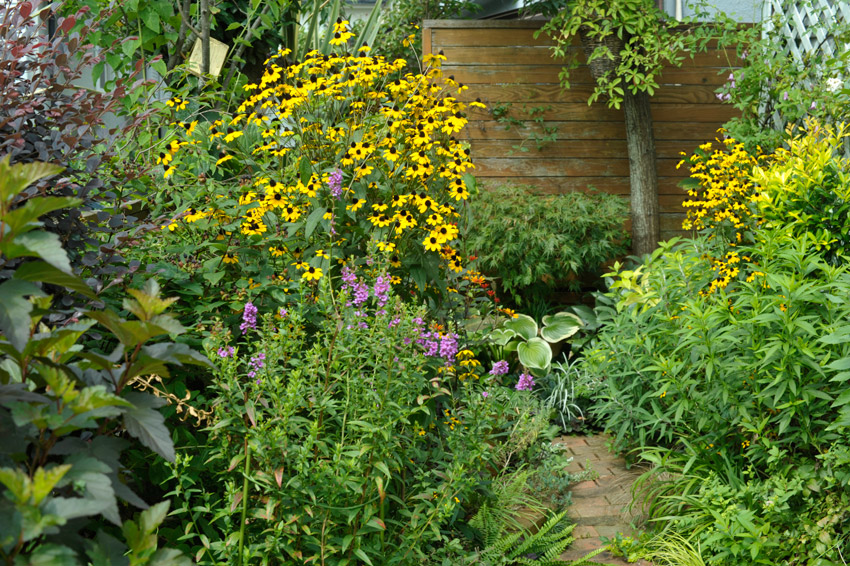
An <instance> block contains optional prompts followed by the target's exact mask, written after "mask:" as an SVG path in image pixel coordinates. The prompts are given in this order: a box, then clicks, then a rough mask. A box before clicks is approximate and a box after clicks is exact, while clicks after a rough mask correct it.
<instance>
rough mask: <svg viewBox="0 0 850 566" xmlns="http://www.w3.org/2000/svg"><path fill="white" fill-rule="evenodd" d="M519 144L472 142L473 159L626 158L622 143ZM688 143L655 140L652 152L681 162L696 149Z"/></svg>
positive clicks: (560, 142)
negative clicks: (476, 156) (538, 145)
mask: <svg viewBox="0 0 850 566" xmlns="http://www.w3.org/2000/svg"><path fill="white" fill-rule="evenodd" d="M522 141H523V140H494V139H488V140H475V141H474V142H473V143H472V152H473V155H482V156H484V155H501V156H503V157H505V158H515V159H528V158H529V157H541V158H553V157H554V158H564V157H597V158H601V157H605V158H609V157H626V156H627V153H626V140H621V139H603V140H583V141H558V142H552V143H544V144H542V146H541V147H540V148H539V149H538V148H537V147H536V145H535V143H534V142H533V141H526V142H525V143H524V144H522ZM696 147H697V146H696V145H694V142H692V141H677V140H673V141H670V140H658V141H656V142H655V151H656V153H657V154H658V157H659V158H666V159H681V157H682V155H681V154H682V152H684V153H686V154H687V155H690V154H692V153H693V152H694V150H695V149H696Z"/></svg>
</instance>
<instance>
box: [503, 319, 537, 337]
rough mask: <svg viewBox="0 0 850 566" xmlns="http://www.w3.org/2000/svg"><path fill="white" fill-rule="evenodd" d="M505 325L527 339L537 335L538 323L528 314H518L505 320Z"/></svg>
mask: <svg viewBox="0 0 850 566" xmlns="http://www.w3.org/2000/svg"><path fill="white" fill-rule="evenodd" d="M504 327H505V328H507V329H508V330H513V331H514V332H516V333H517V334H519V335H520V336H522V337H523V338H525V339H526V340H531V339H532V338H534V337H536V336H537V323H536V322H534V319H533V318H531V317H530V316H528V315H527V314H517V315H516V316H515V317H514V318H512V319H510V320H508V321H506V322H505V324H504Z"/></svg>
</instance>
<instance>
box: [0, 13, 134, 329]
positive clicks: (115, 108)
mask: <svg viewBox="0 0 850 566" xmlns="http://www.w3.org/2000/svg"><path fill="white" fill-rule="evenodd" d="M87 17H88V18H91V15H87V14H86V13H85V12H84V11H83V12H79V13H76V14H74V15H67V16H66V17H64V18H62V17H58V16H57V14H56V13H55V12H54V11H53V10H52V8H51V7H46V8H44V9H43V10H41V11H39V12H37V13H36V12H33V11H32V5H31V3H30V2H23V3H21V4H20V5H18V6H15V7H9V8H4V9H2V10H0V155H6V156H9V157H10V158H11V163H32V162H35V161H41V162H46V163H51V164H54V165H58V166H60V167H61V168H63V169H64V171H63V175H62V176H56V175H51V176H40V178H39V180H38V182H36V183H35V184H33V185H31V186H29V187H27V188H26V189H25V190H22V191H20V192H18V193H16V199H15V201H14V202H12V203H6V204H7V206H12V207H21V206H25V205H26V203H27V202H28V201H29V200H30V199H32V198H43V197H49V198H54V199H65V200H64V201H62V202H65V204H64V205H63V206H57V207H53V208H50V209H48V210H44V211H42V213H41V214H40V215H39V216H40V222H41V223H42V224H43V225H44V229H45V231H46V232H47V233H50V234H52V236H51V237H53V238H55V239H56V241H57V242H58V241H61V242H62V245H63V247H64V248H65V250H67V251H68V255H69V258H70V262H71V266H72V268H73V271H74V272H75V273H78V274H81V275H83V276H84V277H87V278H89V283H90V284H91V285H92V286H93V287H95V288H96V289H97V291H101V290H102V289H103V288H105V287H107V286H109V285H111V284H112V285H114V284H115V283H117V282H118V281H119V279H120V277H121V276H123V275H124V274H126V273H128V272H133V271H135V270H136V269H137V268H138V264H137V263H131V262H128V261H127V260H126V259H125V258H124V253H125V252H126V249H127V247H128V245H129V243H130V242H132V241H133V239H134V238H137V237H139V236H140V234H142V233H144V232H145V231H146V230H147V229H149V228H150V227H149V226H146V225H145V224H143V223H139V222H138V218H137V217H136V216H135V215H134V214H135V213H134V212H133V211H134V207H136V208H137V205H138V202H139V201H138V199H139V197H140V194H141V193H140V191H141V190H142V187H143V183H142V181H141V179H143V178H144V176H145V174H146V168H145V167H144V165H140V164H138V163H137V162H134V161H125V162H122V163H120V164H119V161H118V156H119V155H121V154H123V152H124V150H123V146H122V143H123V138H121V136H127V137H128V138H131V137H132V135H133V133H134V132H135V131H137V129H138V128H139V126H140V124H141V123H142V122H143V121H144V120H145V119H146V115H145V114H140V115H137V116H135V117H132V118H128V119H127V120H126V122H125V123H124V125H123V126H121V127H112V126H111V125H110V124H112V120H114V116H112V114H120V109H121V99H122V97H124V96H125V95H126V94H127V93H128V91H129V90H130V89H131V84H132V83H133V81H135V80H136V79H137V78H138V73H135V72H134V73H132V74H131V75H130V76H129V77H127V78H126V79H125V80H121V81H119V82H118V83H116V85H115V88H114V89H113V90H111V91H110V92H108V93H103V92H97V91H94V90H90V89H87V88H83V87H81V86H78V85H79V82H80V80H81V78H82V77H83V76H84V74H85V73H86V72H87V69H89V68H90V67H91V66H92V65H94V64H96V63H97V62H98V61H100V60H101V59H102V53H99V52H98V51H95V50H92V49H91V48H90V46H88V45H87V41H88V33H89V31H90V30H91V28H90V24H91V23H92V22H91V19H89V20H87V21H84V20H85V18H87ZM54 18H56V23H57V29H56V32H55V33H54V34H53V35H50V34H49V25H48V23H49V22H50V21H52V19H54ZM76 23H79V25H80V26H81V27H80V29H79V31H72V28H74V27H75V25H76ZM136 86H138V84H136ZM70 199H73V200H74V202H75V206H70V205H69V204H68V203H69V202H70ZM42 202H46V201H42ZM55 202H60V201H55ZM7 261H8V262H9V263H7V264H5V265H2V266H0V281H5V280H8V279H9V278H10V276H11V270H13V269H14V268H15V267H16V266H18V265H19V263H20V262H19V261H18V260H17V259H15V258H14V256H12V255H7ZM18 277H20V276H18ZM52 292H53V294H54V296H55V297H56V305H57V306H60V305H61V306H62V307H65V308H66V309H68V308H70V307H72V306H74V304H75V299H74V296H73V295H71V294H68V293H65V292H64V291H63V289H62V288H61V287H55V288H53V289H52ZM53 316H54V317H55V316H59V313H58V310H57V312H55V313H53Z"/></svg>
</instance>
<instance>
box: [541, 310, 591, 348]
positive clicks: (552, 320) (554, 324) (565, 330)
mask: <svg viewBox="0 0 850 566" xmlns="http://www.w3.org/2000/svg"><path fill="white" fill-rule="evenodd" d="M560 315H563V316H560ZM543 324H544V326H543V328H542V329H541V330H540V336H542V337H543V339H544V340H547V341H549V342H551V343H553V344H554V343H556V342H560V341H561V340H566V339H567V338H569V337H570V336H572V335H573V334H575V333H576V332H578V331H579V329H580V328H581V327H582V322H581V319H580V318H579V317H577V316H576V315H574V314H571V313H558V315H555V316H545V317H543Z"/></svg>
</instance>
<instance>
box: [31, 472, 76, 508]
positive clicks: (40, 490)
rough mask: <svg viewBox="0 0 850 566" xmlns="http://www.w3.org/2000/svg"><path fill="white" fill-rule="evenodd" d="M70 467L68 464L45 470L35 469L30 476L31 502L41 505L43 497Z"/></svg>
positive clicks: (48, 493)
mask: <svg viewBox="0 0 850 566" xmlns="http://www.w3.org/2000/svg"><path fill="white" fill-rule="evenodd" d="M70 469H71V466H70V465H69V464H63V465H61V466H56V467H54V468H50V469H49V470H45V469H44V468H39V469H37V470H36V471H35V474H33V477H32V503H33V504H34V505H41V502H42V501H44V498H45V497H47V496H48V495H50V492H51V491H53V488H54V487H56V484H57V483H59V480H61V479H62V477H63V476H64V475H65V474H66V473H68V470H70Z"/></svg>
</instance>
